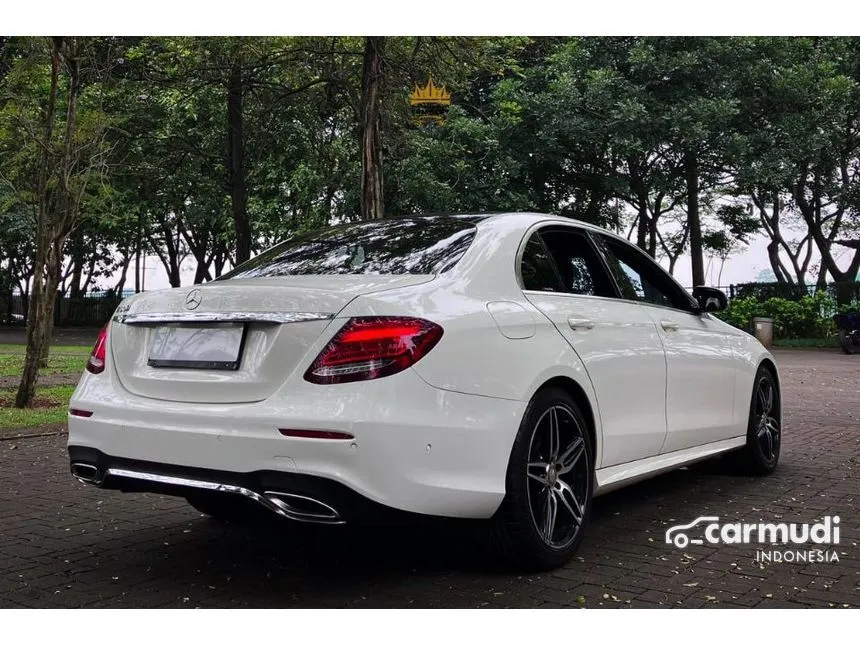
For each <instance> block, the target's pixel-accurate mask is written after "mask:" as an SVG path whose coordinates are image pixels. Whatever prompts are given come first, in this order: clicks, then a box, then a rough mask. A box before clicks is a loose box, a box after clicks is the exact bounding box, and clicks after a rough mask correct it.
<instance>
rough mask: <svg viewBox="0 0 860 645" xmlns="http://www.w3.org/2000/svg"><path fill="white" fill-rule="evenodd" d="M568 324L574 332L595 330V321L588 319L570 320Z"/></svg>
mask: <svg viewBox="0 0 860 645" xmlns="http://www.w3.org/2000/svg"><path fill="white" fill-rule="evenodd" d="M567 324H568V325H570V328H571V329H573V330H583V331H588V330H589V329H594V321H593V320H589V319H588V318H568V319H567Z"/></svg>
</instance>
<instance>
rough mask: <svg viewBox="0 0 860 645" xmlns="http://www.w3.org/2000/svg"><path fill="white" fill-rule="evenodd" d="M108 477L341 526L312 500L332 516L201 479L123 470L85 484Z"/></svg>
mask: <svg viewBox="0 0 860 645" xmlns="http://www.w3.org/2000/svg"><path fill="white" fill-rule="evenodd" d="M109 477H119V478H124V479H136V480H139V481H146V482H154V483H156V484H166V485H168V486H181V487H184V488H197V489H201V490H210V491H213V492H218V493H232V494H234V495H241V496H243V497H247V498H248V499H251V500H253V501H255V502H257V503H258V504H260V505H261V506H264V507H265V508H267V509H268V510H270V511H272V512H273V513H274V514H275V515H280V516H281V517H286V518H288V519H291V520H295V521H297V522H310V523H316V524H344V521H343V520H342V519H341V517H340V514H339V513H338V512H337V511H336V510H334V509H333V508H331V506H329V505H328V504H324V503H322V502H320V501H318V500H315V499H312V498H305V499H308V500H310V501H312V502H315V503H317V504H319V505H320V506H323V507H325V508H329V509H331V511H332V513H334V515H333V516H326V515H317V514H314V513H302V512H299V511H296V510H295V509H293V508H291V507H290V506H289V505H288V504H287V503H285V502H283V501H282V500H274V499H270V498H268V497H266V496H265V495H260V494H259V493H257V492H255V491H252V490H251V489H249V488H245V487H243V486H235V485H233V484H222V483H220V482H213V481H206V480H203V479H187V478H185V477H174V476H172V475H158V474H156V473H147V472H142V471H137V470H126V469H124V468H108V469H107V471H106V472H105V475H104V478H103V479H102V480H101V481H100V482H88V483H94V484H97V485H101V484H103V483H104V482H105V481H106V480H107V479H108V478H109ZM268 493H269V491H267V494H268ZM271 493H272V494H280V493H275V492H274V491H271ZM296 497H301V496H296Z"/></svg>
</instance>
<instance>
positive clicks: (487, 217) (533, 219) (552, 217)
mask: <svg viewBox="0 0 860 645" xmlns="http://www.w3.org/2000/svg"><path fill="white" fill-rule="evenodd" d="M425 217H426V218H431V217H434V218H435V217H440V218H441V217H450V218H454V219H462V220H467V221H470V222H473V223H475V224H477V223H483V224H485V225H486V224H492V223H499V222H511V223H513V222H517V223H519V224H522V225H526V226H530V225H531V224H535V223H538V222H545V221H558V222H559V223H568V224H575V225H576V226H582V227H583V228H588V229H591V230H594V231H601V232H603V233H606V232H611V231H607V229H605V228H601V227H599V226H595V225H594V224H590V223H588V222H584V221H582V220H579V219H576V218H573V217H564V216H562V215H556V214H553V213H537V212H532V211H501V212H472V213H451V212H438V213H414V214H413V213H410V214H406V215H396V216H394V217H393V218H391V219H421V218H425Z"/></svg>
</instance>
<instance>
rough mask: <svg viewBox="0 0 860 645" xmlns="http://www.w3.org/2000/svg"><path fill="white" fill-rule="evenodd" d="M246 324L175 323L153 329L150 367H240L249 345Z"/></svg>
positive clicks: (216, 368)
mask: <svg viewBox="0 0 860 645" xmlns="http://www.w3.org/2000/svg"><path fill="white" fill-rule="evenodd" d="M246 327H247V326H246V325H245V324H244V323H218V324H201V325H191V324H173V325H161V326H158V327H156V328H155V329H154V330H153V334H152V342H151V343H150V345H149V358H148V360H147V365H149V366H150V367H168V368H182V369H201V370H232V371H235V370H238V369H239V364H240V362H241V360H242V350H243V349H244V346H245V333H246Z"/></svg>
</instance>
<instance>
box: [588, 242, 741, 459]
mask: <svg viewBox="0 0 860 645" xmlns="http://www.w3.org/2000/svg"><path fill="white" fill-rule="evenodd" d="M600 237H602V238H603V243H604V245H605V250H606V252H607V254H606V257H607V261H608V262H609V265H610V268H611V270H612V271H613V273H614V274H615V277H616V281H617V282H618V285H619V287H620V289H621V291H622V294H623V295H624V297H625V298H628V299H629V300H631V301H636V302H638V303H640V306H641V307H642V309H643V311H645V312H646V313H647V315H648V316H649V317H650V319H651V320H652V321H653V322H654V325H655V327H656V330H657V333H658V334H660V339H661V340H662V342H663V347H664V348H665V351H666V373H667V383H666V427H667V434H666V443H665V444H664V445H663V448H662V450H661V451H660V452H661V453H667V452H673V451H675V450H682V449H684V448H691V447H693V446H698V445H702V444H706V443H710V442H712V441H719V440H721V439H729V438H732V437H735V436H738V434H742V433H743V431H742V430H741V431H740V432H739V431H738V428H737V426H736V425H735V423H734V389H735V385H734V384H735V369H734V360H733V358H732V350H731V346H730V344H729V339H728V336H726V334H725V333H724V332H723V331H722V330H721V329H720V325H719V324H718V323H717V322H716V321H715V320H714V319H713V318H711V315H710V314H700V313H698V312H697V308H696V303H695V301H694V300H693V299H692V297H690V296H689V295H688V294H687V292H686V291H684V289H683V288H682V287H680V286H679V285H678V284H677V283H676V282H675V281H674V280H673V279H672V278H671V277H669V275H668V274H667V273H666V272H665V271H663V269H662V268H661V267H660V266H659V265H658V264H657V263H656V262H654V261H653V260H652V259H651V258H650V257H648V256H647V255H646V254H645V253H643V252H642V251H640V250H639V249H638V248H636V247H634V246H633V245H631V244H627V243H626V242H622V241H621V240H618V239H616V238H612V237H609V236H600Z"/></svg>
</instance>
